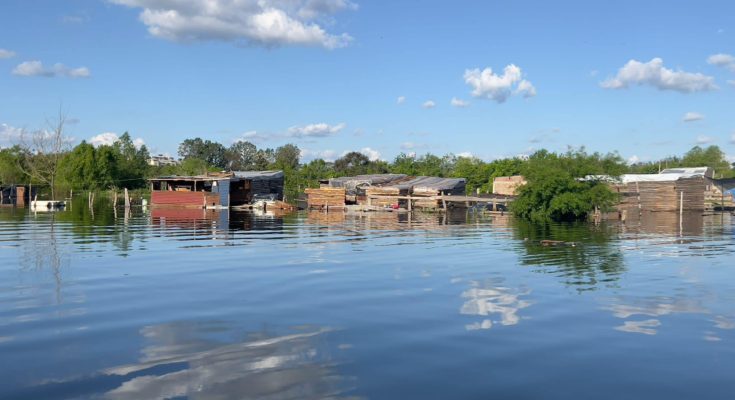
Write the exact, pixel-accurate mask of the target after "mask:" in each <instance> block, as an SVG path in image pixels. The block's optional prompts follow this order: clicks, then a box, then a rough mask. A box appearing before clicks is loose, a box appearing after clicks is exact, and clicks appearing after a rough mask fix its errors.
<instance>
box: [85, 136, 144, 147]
mask: <svg viewBox="0 0 735 400" xmlns="http://www.w3.org/2000/svg"><path fill="white" fill-rule="evenodd" d="M118 139H120V137H119V136H118V135H117V133H115V132H104V133H100V134H99V135H95V136H92V137H91V138H89V140H87V142H88V143H89V144H91V145H92V146H94V147H99V146H112V145H113V144H115V142H117V141H118ZM133 145H134V146H135V148H136V149H139V148H141V147H142V146H143V145H145V141H144V140H143V139H142V138H135V139H133Z"/></svg>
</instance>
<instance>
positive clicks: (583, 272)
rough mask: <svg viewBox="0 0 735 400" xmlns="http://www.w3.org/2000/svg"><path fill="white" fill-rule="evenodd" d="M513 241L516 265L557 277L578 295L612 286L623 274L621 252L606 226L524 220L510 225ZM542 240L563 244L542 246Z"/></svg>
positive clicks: (612, 230)
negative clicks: (516, 249)
mask: <svg viewBox="0 0 735 400" xmlns="http://www.w3.org/2000/svg"><path fill="white" fill-rule="evenodd" d="M511 225H512V227H513V235H514V238H515V239H517V240H520V241H521V243H522V246H521V247H520V249H521V250H522V252H521V254H520V262H521V264H522V265H525V266H533V267H535V268H534V271H536V272H540V273H548V274H553V275H555V276H558V277H560V278H561V279H562V281H563V282H564V283H565V284H566V285H570V286H573V287H575V288H576V290H578V291H587V290H595V289H597V288H598V286H599V285H606V286H612V285H614V284H615V282H616V281H617V280H619V279H620V276H621V275H622V274H623V273H624V272H625V270H626V267H625V262H624V259H623V251H622V249H621V248H620V246H619V245H618V244H617V243H615V242H614V237H615V235H616V232H615V230H614V229H613V228H612V227H610V226H609V225H599V226H594V225H591V224H586V223H581V224H551V223H550V224H541V225H539V224H534V223H531V222H528V221H524V220H517V219H516V220H514V221H512V223H511ZM542 240H555V241H561V242H564V243H563V244H561V245H558V246H545V245H543V244H542V243H541V241H542Z"/></svg>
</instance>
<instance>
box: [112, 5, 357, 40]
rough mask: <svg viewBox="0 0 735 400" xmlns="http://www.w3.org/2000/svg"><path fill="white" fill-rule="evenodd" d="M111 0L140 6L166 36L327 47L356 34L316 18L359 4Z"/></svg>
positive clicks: (151, 28) (152, 29)
mask: <svg viewBox="0 0 735 400" xmlns="http://www.w3.org/2000/svg"><path fill="white" fill-rule="evenodd" d="M110 1H111V2H113V3H116V4H120V5H124V6H128V7H133V8H141V9H142V11H141V13H140V16H139V19H140V20H141V22H143V24H145V25H146V26H147V27H148V32H149V33H150V34H151V35H153V36H155V37H159V38H162V39H167V40H173V41H182V42H188V41H207V40H212V41H226V42H233V43H236V44H246V45H258V46H264V47H276V46H319V47H324V48H327V49H334V48H339V47H344V46H347V45H348V44H349V43H350V41H352V37H350V35H348V34H346V33H342V34H339V35H334V34H331V33H328V32H327V31H325V29H324V28H323V27H322V26H321V25H319V24H317V23H316V22H314V21H313V20H315V19H325V18H326V19H328V18H327V17H329V16H331V15H334V14H335V13H337V12H339V11H342V10H354V9H356V8H357V6H356V5H355V4H353V3H352V2H349V1H346V0H292V1H282V0H188V1H181V0H110ZM325 22H326V23H327V24H329V23H330V21H328V20H327V21H325Z"/></svg>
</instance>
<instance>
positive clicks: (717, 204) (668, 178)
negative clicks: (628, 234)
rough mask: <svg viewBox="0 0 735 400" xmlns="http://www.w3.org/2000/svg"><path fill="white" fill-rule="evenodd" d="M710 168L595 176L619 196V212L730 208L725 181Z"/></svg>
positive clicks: (730, 203) (730, 201) (730, 199)
mask: <svg viewBox="0 0 735 400" xmlns="http://www.w3.org/2000/svg"><path fill="white" fill-rule="evenodd" d="M713 176H714V171H713V170H712V168H709V167H698V168H670V169H665V170H663V171H661V172H660V173H658V174H625V175H621V176H620V177H619V178H611V177H607V176H593V177H587V179H598V180H605V181H607V182H609V183H610V185H611V187H612V188H613V190H614V191H615V192H617V193H619V194H620V203H619V205H618V208H619V209H620V210H623V209H630V208H637V209H638V210H640V211H708V210H714V209H722V208H729V207H732V206H733V205H735V204H733V200H732V197H729V196H727V195H726V193H727V187H728V186H727V183H726V182H727V181H728V180H726V179H719V180H718V179H714V178H713Z"/></svg>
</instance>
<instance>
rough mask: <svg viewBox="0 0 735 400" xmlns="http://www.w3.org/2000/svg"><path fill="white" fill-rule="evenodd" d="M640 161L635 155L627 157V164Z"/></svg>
mask: <svg viewBox="0 0 735 400" xmlns="http://www.w3.org/2000/svg"><path fill="white" fill-rule="evenodd" d="M640 161H641V159H640V158H639V157H638V156H637V155H635V154H634V155H632V156H630V157H628V165H633V164H637V163H639V162H640Z"/></svg>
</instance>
